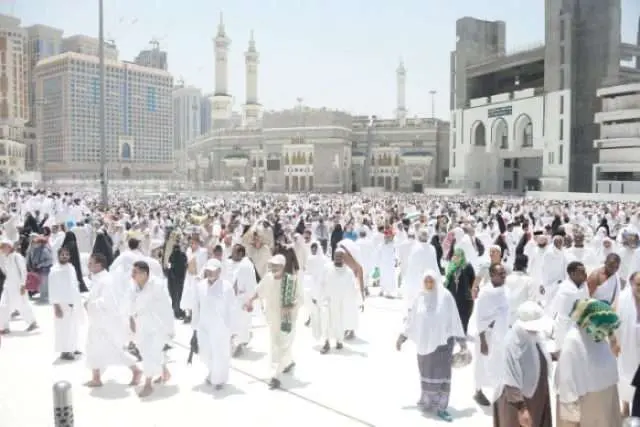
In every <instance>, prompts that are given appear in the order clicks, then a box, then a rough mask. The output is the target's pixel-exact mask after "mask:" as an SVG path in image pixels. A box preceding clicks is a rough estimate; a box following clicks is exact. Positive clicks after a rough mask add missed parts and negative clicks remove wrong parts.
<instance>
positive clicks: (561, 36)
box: [560, 18, 566, 41]
mask: <svg viewBox="0 0 640 427" xmlns="http://www.w3.org/2000/svg"><path fill="white" fill-rule="evenodd" d="M565 26H566V24H565V21H564V18H560V41H564V37H565V36H564V33H565V31H566V28H565Z"/></svg>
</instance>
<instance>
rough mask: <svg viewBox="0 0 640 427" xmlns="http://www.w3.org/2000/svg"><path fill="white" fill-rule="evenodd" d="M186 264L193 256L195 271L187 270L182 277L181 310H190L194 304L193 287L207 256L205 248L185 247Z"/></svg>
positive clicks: (198, 279) (197, 280) (198, 278)
mask: <svg viewBox="0 0 640 427" xmlns="http://www.w3.org/2000/svg"><path fill="white" fill-rule="evenodd" d="M186 255H187V265H189V263H190V262H191V261H192V259H194V258H195V264H196V273H195V274H192V273H189V272H188V271H187V275H186V277H185V279H184V289H183V290H182V297H181V298H180V308H181V309H183V310H191V309H192V307H193V304H194V300H193V299H194V292H195V291H194V289H195V286H196V283H198V282H199V281H200V274H201V273H202V270H203V269H204V265H205V263H206V262H207V259H208V258H209V255H208V253H207V248H202V247H199V248H197V249H196V250H195V251H194V250H193V249H192V248H188V249H187V254H186Z"/></svg>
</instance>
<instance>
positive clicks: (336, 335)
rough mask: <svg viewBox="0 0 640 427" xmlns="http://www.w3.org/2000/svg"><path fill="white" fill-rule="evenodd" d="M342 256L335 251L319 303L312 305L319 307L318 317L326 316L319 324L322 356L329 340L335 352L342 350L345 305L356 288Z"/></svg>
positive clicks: (328, 348) (343, 252) (350, 300)
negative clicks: (333, 342) (334, 345)
mask: <svg viewBox="0 0 640 427" xmlns="http://www.w3.org/2000/svg"><path fill="white" fill-rule="evenodd" d="M344 254H345V251H344V249H340V248H339V249H337V250H336V252H335V254H334V258H333V265H328V266H327V271H326V273H325V274H324V279H323V281H322V286H321V288H320V301H314V304H320V306H321V309H320V317H321V318H322V317H325V316H326V319H323V320H324V321H321V322H320V324H321V325H322V328H321V330H322V332H321V335H322V338H323V339H324V346H323V347H322V349H321V350H320V353H322V354H326V353H328V352H329V350H330V349H331V344H330V342H329V340H331V339H333V340H335V341H336V350H340V349H342V340H343V339H344V330H345V326H344V321H343V319H344V313H345V311H346V310H345V304H348V303H349V302H352V301H353V299H352V298H351V295H349V293H350V292H349V291H350V290H352V289H355V287H356V276H355V274H353V271H351V269H350V268H348V267H346V266H345V265H344Z"/></svg>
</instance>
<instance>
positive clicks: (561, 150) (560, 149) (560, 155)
mask: <svg viewBox="0 0 640 427" xmlns="http://www.w3.org/2000/svg"><path fill="white" fill-rule="evenodd" d="M563 161H564V145H562V144H560V146H559V147H558V164H559V165H561V164H562V162H563Z"/></svg>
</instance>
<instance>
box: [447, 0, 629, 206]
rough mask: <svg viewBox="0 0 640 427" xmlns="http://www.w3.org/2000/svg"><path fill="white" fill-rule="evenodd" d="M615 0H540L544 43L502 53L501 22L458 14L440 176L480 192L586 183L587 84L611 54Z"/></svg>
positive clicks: (619, 73)
mask: <svg viewBox="0 0 640 427" xmlns="http://www.w3.org/2000/svg"><path fill="white" fill-rule="evenodd" d="M620 19H621V4H620V0H581V1H579V2H567V1H564V0H546V1H545V41H544V42H543V43H539V44H537V45H535V46H529V47H527V48H524V49H519V50H515V51H511V52H508V51H507V50H506V24H505V23H504V22H501V21H497V22H488V21H482V20H479V19H474V18H470V17H464V18H461V19H459V20H458V21H457V23H456V35H457V41H456V50H455V51H454V52H452V53H451V116H452V117H451V142H450V144H449V146H450V156H449V158H450V162H451V163H450V168H449V170H450V181H451V184H452V185H453V186H455V187H462V188H466V189H469V190H472V191H477V192H482V193H494V194H495V193H505V192H507V193H508V192H515V193H521V192H522V191H523V190H543V191H580V192H589V191H591V189H592V174H591V173H589V171H590V170H591V168H592V166H593V165H594V164H595V163H597V162H598V153H597V150H596V149H595V148H594V140H596V139H598V138H599V134H598V126H596V125H594V123H593V118H594V115H595V114H596V113H597V112H598V106H599V105H600V100H599V99H598V98H597V96H596V92H597V90H598V89H599V88H600V87H602V86H608V85H611V84H614V83H616V82H620V81H629V80H633V79H637V78H639V77H640V72H639V71H638V69H636V68H633V67H629V66H626V65H624V64H623V61H621V60H622V59H623V58H625V57H630V56H636V55H638V51H640V49H639V48H638V47H637V46H634V45H631V44H628V43H621V39H620Z"/></svg>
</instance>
